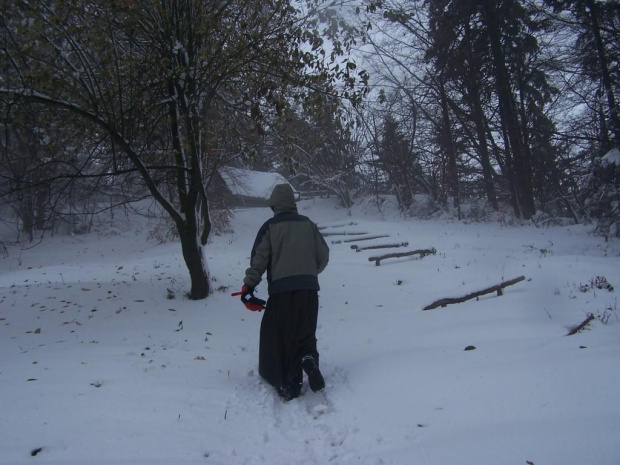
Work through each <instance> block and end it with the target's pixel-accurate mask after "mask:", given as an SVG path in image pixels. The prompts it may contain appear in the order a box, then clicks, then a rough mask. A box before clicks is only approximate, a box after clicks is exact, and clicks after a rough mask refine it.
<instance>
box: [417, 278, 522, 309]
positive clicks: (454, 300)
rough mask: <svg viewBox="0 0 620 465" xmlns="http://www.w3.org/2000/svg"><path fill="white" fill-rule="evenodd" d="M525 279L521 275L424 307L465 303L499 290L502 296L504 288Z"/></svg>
mask: <svg viewBox="0 0 620 465" xmlns="http://www.w3.org/2000/svg"><path fill="white" fill-rule="evenodd" d="M523 280H525V276H519V277H518V278H515V279H511V280H509V281H504V282H503V283H500V284H497V285H495V286H491V287H489V288H487V289H483V290H481V291H477V292H472V293H471V294H467V295H466V296H464V297H448V298H445V299H439V300H437V301H435V302H433V303H432V304H430V305H427V306H426V307H424V308H423V310H432V309H434V308H437V307H445V306H447V305H450V304H460V303H463V302H465V301H467V300H471V299H476V298H478V297H480V296H481V295H485V294H491V293H492V292H497V295H498V296H502V295H504V288H505V287H508V286H512V285H513V284H517V283H520V282H521V281H523Z"/></svg>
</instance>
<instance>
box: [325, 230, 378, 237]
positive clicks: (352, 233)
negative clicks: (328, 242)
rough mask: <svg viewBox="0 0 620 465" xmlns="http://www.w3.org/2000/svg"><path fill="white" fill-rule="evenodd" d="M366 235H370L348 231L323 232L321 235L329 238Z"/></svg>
mask: <svg viewBox="0 0 620 465" xmlns="http://www.w3.org/2000/svg"><path fill="white" fill-rule="evenodd" d="M364 234H368V233H367V232H355V231H351V232H347V231H334V232H322V233H321V235H322V236H323V237H327V236H363V235H364Z"/></svg>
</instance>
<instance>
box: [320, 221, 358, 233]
mask: <svg viewBox="0 0 620 465" xmlns="http://www.w3.org/2000/svg"><path fill="white" fill-rule="evenodd" d="M356 225H357V223H356V222H355V221H351V222H350V223H342V224H326V225H324V226H319V227H318V229H319V231H322V230H323V229H327V228H344V227H345V226H356Z"/></svg>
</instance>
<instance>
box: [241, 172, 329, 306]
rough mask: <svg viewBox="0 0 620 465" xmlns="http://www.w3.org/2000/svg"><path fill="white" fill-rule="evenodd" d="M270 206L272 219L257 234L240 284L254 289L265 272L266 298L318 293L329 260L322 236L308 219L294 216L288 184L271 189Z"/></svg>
mask: <svg viewBox="0 0 620 465" xmlns="http://www.w3.org/2000/svg"><path fill="white" fill-rule="evenodd" d="M270 205H271V208H272V210H273V212H274V217H273V218H271V219H270V220H268V221H266V222H265V223H264V224H263V225H262V226H261V228H260V230H259V231H258V234H257V236H256V240H255V241H254V246H253V247H252V253H251V256H250V267H249V268H248V269H247V270H246V272H245V279H244V280H243V282H244V283H245V284H247V285H248V286H251V287H256V286H257V285H258V283H259V282H260V281H261V277H262V275H263V273H264V272H265V271H267V283H268V291H269V295H273V294H278V293H280V292H288V291H297V290H316V291H318V290H319V280H318V277H317V276H318V274H319V273H321V272H322V271H323V270H324V269H325V267H326V266H327V262H328V261H329V247H327V244H326V243H325V240H324V239H323V236H321V234H320V233H319V230H318V228H317V227H316V225H315V224H314V223H313V222H312V221H310V219H309V218H307V217H305V216H303V215H300V214H298V213H297V205H295V196H294V194H293V189H292V188H291V186H290V184H278V185H277V186H276V187H275V188H274V189H273V192H272V193H271V198H270Z"/></svg>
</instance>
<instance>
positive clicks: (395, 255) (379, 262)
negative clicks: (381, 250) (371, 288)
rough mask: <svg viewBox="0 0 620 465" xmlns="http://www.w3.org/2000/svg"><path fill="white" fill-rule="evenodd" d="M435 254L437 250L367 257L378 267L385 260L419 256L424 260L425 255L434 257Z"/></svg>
mask: <svg viewBox="0 0 620 465" xmlns="http://www.w3.org/2000/svg"><path fill="white" fill-rule="evenodd" d="M436 253H437V250H436V249H435V248H432V249H420V250H411V251H409V252H395V253H388V254H385V255H378V256H375V257H368V261H369V262H375V265H377V266H380V265H381V260H385V259H386V258H401V257H410V256H411V255H420V258H424V257H426V256H427V255H435V254H436Z"/></svg>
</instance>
